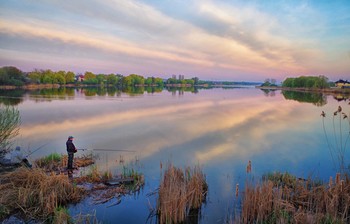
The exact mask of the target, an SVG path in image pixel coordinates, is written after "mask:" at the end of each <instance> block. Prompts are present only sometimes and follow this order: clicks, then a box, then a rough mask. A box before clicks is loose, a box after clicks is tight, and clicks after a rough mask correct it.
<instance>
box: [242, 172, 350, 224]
mask: <svg viewBox="0 0 350 224" xmlns="http://www.w3.org/2000/svg"><path fill="white" fill-rule="evenodd" d="M336 179H337V181H335V183H333V181H332V179H331V181H330V183H329V184H327V185H320V184H318V183H317V184H313V182H312V181H310V180H300V179H296V178H288V179H287V180H288V181H287V182H288V184H276V183H278V182H275V181H271V180H265V181H263V182H262V183H261V184H258V185H255V186H253V185H251V184H247V185H246V187H245V192H244V195H243V202H242V214H241V218H240V223H349V222H350V180H349V179H348V178H343V179H341V178H340V175H337V178H336Z"/></svg>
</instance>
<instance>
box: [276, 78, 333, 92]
mask: <svg viewBox="0 0 350 224" xmlns="http://www.w3.org/2000/svg"><path fill="white" fill-rule="evenodd" d="M329 86H330V84H329V82H328V78H327V77H326V76H323V75H320V76H300V77H297V78H286V80H284V81H283V83H282V87H290V88H319V89H324V88H329Z"/></svg>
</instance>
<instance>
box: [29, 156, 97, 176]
mask: <svg viewBox="0 0 350 224" xmlns="http://www.w3.org/2000/svg"><path fill="white" fill-rule="evenodd" d="M34 163H35V165H36V167H38V168H42V169H45V170H46V171H47V172H51V171H63V170H64V169H65V168H66V167H67V164H68V156H67V155H61V154H58V153H52V154H50V155H48V156H45V157H43V158H40V159H37V160H35V162H34ZM92 164H94V160H93V158H92V155H81V156H79V157H75V158H74V167H86V166H89V165H92Z"/></svg>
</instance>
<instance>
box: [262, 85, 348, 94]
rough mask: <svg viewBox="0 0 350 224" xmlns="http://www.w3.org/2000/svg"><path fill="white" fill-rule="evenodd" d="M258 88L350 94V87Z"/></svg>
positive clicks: (263, 87) (264, 87)
mask: <svg viewBox="0 0 350 224" xmlns="http://www.w3.org/2000/svg"><path fill="white" fill-rule="evenodd" d="M255 88H257V89H263V90H286V91H298V92H318V93H343V94H344V93H345V94H350V88H345V89H342V88H336V87H335V88H325V89H321V88H291V87H282V86H255Z"/></svg>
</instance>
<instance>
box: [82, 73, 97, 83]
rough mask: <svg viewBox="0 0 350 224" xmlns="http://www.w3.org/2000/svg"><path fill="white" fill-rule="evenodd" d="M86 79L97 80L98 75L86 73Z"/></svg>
mask: <svg viewBox="0 0 350 224" xmlns="http://www.w3.org/2000/svg"><path fill="white" fill-rule="evenodd" d="M84 79H85V80H86V81H88V80H91V79H96V75H95V74H94V73H92V72H85V75H84Z"/></svg>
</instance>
